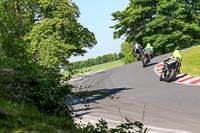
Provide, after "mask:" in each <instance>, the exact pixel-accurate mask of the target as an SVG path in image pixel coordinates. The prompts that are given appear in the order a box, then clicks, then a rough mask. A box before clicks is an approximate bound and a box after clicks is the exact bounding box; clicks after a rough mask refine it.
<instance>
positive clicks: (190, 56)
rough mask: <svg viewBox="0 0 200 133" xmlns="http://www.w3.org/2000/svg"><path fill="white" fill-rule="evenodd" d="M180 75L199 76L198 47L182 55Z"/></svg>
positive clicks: (199, 47) (199, 60) (199, 55)
mask: <svg viewBox="0 0 200 133" xmlns="http://www.w3.org/2000/svg"><path fill="white" fill-rule="evenodd" d="M182 55H183V61H182V66H181V73H187V74H189V75H197V76H200V45H198V46H194V47H192V48H191V49H189V50H187V51H184V52H183V53H182Z"/></svg>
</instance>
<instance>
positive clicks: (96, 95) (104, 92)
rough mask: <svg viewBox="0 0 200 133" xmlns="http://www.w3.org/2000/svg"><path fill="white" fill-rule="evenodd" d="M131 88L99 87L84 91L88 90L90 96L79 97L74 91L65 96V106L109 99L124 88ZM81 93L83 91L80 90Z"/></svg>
mask: <svg viewBox="0 0 200 133" xmlns="http://www.w3.org/2000/svg"><path fill="white" fill-rule="evenodd" d="M129 89H132V88H126V87H125V88H112V89H107V88H105V89H99V90H94V91H85V92H86V93H88V92H90V93H91V95H90V96H85V97H79V96H78V93H79V92H76V93H77V95H76V93H74V94H73V95H68V96H67V97H66V105H67V106H74V105H78V104H89V103H96V104H97V103H98V102H97V101H98V100H101V99H104V98H106V97H110V98H111V99H112V98H113V97H115V96H116V94H117V93H119V92H121V91H125V90H129ZM81 93H84V91H82V92H81Z"/></svg>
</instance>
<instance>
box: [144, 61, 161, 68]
mask: <svg viewBox="0 0 200 133" xmlns="http://www.w3.org/2000/svg"><path fill="white" fill-rule="evenodd" d="M156 64H158V62H152V63H149V64H146V66H145V67H150V66H153V65H156Z"/></svg>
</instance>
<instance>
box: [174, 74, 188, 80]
mask: <svg viewBox="0 0 200 133" xmlns="http://www.w3.org/2000/svg"><path fill="white" fill-rule="evenodd" d="M185 76H187V73H185V74H183V75H181V76H177V77H176V79H175V80H179V79H180V78H183V77H185Z"/></svg>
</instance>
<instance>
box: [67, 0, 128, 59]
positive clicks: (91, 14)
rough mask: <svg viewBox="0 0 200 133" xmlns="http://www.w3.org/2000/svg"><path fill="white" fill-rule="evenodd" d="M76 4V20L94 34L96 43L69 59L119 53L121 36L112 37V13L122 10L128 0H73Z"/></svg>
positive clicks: (113, 22)
mask: <svg viewBox="0 0 200 133" xmlns="http://www.w3.org/2000/svg"><path fill="white" fill-rule="evenodd" d="M74 2H75V3H76V4H77V5H78V7H79V11H80V13H81V14H80V17H79V18H78V21H79V22H80V23H81V24H82V25H83V26H84V27H86V28H88V29H89V31H91V32H93V33H94V34H95V37H96V40H97V44H96V45H95V46H94V47H93V48H92V49H87V51H88V52H87V53H86V54H85V55H84V56H76V57H74V56H73V57H71V58H70V59H69V61H71V62H74V61H80V60H87V59H88V58H96V57H97V56H102V55H105V54H110V53H119V52H120V47H121V43H122V42H124V39H123V38H120V39H113V32H114V29H111V28H109V27H110V26H113V25H114V24H115V23H117V22H115V21H112V15H111V14H112V13H113V12H116V11H122V10H124V9H125V8H126V7H127V6H128V4H129V0H74Z"/></svg>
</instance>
